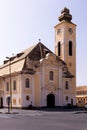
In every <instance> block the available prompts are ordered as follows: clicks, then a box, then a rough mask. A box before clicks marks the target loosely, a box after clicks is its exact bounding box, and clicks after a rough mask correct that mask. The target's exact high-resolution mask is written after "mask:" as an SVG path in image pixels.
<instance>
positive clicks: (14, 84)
mask: <svg viewBox="0 0 87 130" xmlns="http://www.w3.org/2000/svg"><path fill="white" fill-rule="evenodd" d="M13 90H16V80H14V81H13Z"/></svg>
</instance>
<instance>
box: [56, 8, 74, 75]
mask: <svg viewBox="0 0 87 130" xmlns="http://www.w3.org/2000/svg"><path fill="white" fill-rule="evenodd" d="M58 19H59V23H58V24H57V25H56V26H55V27H54V28H55V53H56V55H57V56H59V57H60V58H61V59H62V60H63V61H64V62H65V63H66V64H67V67H68V69H69V71H70V72H71V73H72V74H73V75H76V25H75V24H74V23H72V22H71V20H72V15H71V14H70V11H69V9H67V8H66V7H65V8H64V9H63V10H62V11H61V15H60V17H59V18H58Z"/></svg>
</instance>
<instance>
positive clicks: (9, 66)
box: [6, 57, 12, 110]
mask: <svg viewBox="0 0 87 130" xmlns="http://www.w3.org/2000/svg"><path fill="white" fill-rule="evenodd" d="M6 59H8V60H9V79H10V101H9V102H10V109H11V110H12V87H11V58H10V57H6Z"/></svg>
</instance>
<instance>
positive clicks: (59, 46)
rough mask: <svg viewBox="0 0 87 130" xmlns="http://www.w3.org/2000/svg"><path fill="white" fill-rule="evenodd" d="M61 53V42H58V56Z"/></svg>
mask: <svg viewBox="0 0 87 130" xmlns="http://www.w3.org/2000/svg"><path fill="white" fill-rule="evenodd" d="M60 55H61V44H60V42H58V56H60Z"/></svg>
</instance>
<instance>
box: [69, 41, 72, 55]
mask: <svg viewBox="0 0 87 130" xmlns="http://www.w3.org/2000/svg"><path fill="white" fill-rule="evenodd" d="M69 56H72V41H69Z"/></svg>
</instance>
